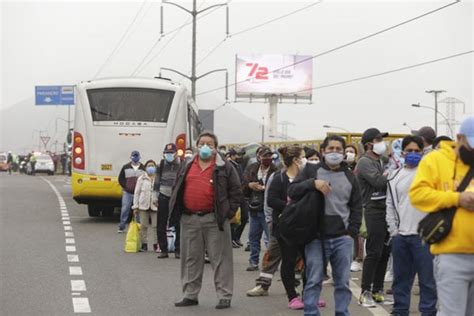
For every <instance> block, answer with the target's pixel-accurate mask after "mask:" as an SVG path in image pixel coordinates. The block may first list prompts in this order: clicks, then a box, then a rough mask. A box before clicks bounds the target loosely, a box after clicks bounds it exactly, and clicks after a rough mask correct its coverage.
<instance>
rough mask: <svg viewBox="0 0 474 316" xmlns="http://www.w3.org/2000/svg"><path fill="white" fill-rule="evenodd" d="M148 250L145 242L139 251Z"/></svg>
mask: <svg viewBox="0 0 474 316" xmlns="http://www.w3.org/2000/svg"><path fill="white" fill-rule="evenodd" d="M147 251H148V245H147V244H145V243H143V244H142V247H141V248H140V249H139V250H138V252H147Z"/></svg>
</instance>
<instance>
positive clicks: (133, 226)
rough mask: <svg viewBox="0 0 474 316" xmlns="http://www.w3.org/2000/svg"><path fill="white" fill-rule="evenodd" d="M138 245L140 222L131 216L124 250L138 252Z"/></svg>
mask: <svg viewBox="0 0 474 316" xmlns="http://www.w3.org/2000/svg"><path fill="white" fill-rule="evenodd" d="M140 247H141V240H140V224H138V223H137V221H136V220H135V217H133V218H132V221H131V222H130V225H129V226H128V232H127V237H126V238H125V252H138V250H139V249H140Z"/></svg>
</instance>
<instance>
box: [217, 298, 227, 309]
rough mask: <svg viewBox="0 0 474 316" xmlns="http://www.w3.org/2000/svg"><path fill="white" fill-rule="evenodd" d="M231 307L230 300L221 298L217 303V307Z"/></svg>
mask: <svg viewBox="0 0 474 316" xmlns="http://www.w3.org/2000/svg"><path fill="white" fill-rule="evenodd" d="M225 308H230V300H227V299H221V300H219V302H218V303H217V305H216V309H225Z"/></svg>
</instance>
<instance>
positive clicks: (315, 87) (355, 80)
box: [214, 50, 474, 112]
mask: <svg viewBox="0 0 474 316" xmlns="http://www.w3.org/2000/svg"><path fill="white" fill-rule="evenodd" d="M472 53H474V50H469V51H466V52H462V53H457V54H454V55H449V56H445V57H441V58H437V59H432V60H428V61H425V62H421V63H418V64H414V65H409V66H404V67H400V68H395V69H392V70H388V71H383V72H379V73H375V74H372V75H367V76H362V77H356V78H352V79H348V80H343V81H338V82H334V83H330V84H325V85H321V86H314V87H312V88H310V89H303V90H299V91H295V92H292V93H288V95H293V94H297V93H299V92H304V91H310V90H320V89H325V88H330V87H335V86H340V85H343V84H348V83H352V82H357V81H362V80H366V79H370V78H375V77H380V76H384V75H388V74H392V73H395V72H400V71H404V70H408V69H412V68H418V67H421V66H426V65H429V64H433V63H437V62H441V61H445V60H448V59H453V58H456V57H460V56H464V55H469V54H472ZM225 105H226V104H222V105H220V106H218V107H216V108H215V109H214V112H215V111H217V110H220V109H221V108H222V107H224V106H225Z"/></svg>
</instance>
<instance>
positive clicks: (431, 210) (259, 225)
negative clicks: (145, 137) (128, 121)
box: [119, 117, 474, 316]
mask: <svg viewBox="0 0 474 316" xmlns="http://www.w3.org/2000/svg"><path fill="white" fill-rule="evenodd" d="M388 136H389V135H388V133H384V132H381V131H380V130H378V129H377V128H369V129H367V130H366V131H365V132H364V133H363V134H362V137H361V140H360V144H346V141H345V139H344V138H341V137H340V136H337V135H331V136H328V137H327V138H326V139H325V140H324V141H323V143H322V144H321V146H320V148H308V147H304V148H303V147H300V146H298V145H292V146H284V147H281V148H279V149H278V151H277V156H278V158H279V159H278V162H277V161H276V160H275V152H274V151H273V150H272V149H271V148H269V147H266V146H261V147H260V148H259V149H258V150H257V153H256V159H255V162H253V163H250V164H248V166H247V167H246V168H244V164H243V160H244V159H243V157H244V155H245V152H244V151H242V150H241V149H238V148H231V149H230V150H229V151H224V149H225V148H224V147H222V146H221V147H219V143H218V139H217V136H216V135H214V134H212V133H203V134H201V135H200V136H199V138H198V141H197V143H196V144H195V146H196V153H195V154H194V155H192V154H191V152H192V149H191V148H189V149H187V150H186V157H185V158H184V159H180V158H179V157H177V155H176V146H175V145H174V144H168V145H166V146H165V149H164V152H163V159H162V160H161V161H160V163H158V164H156V163H155V162H154V161H148V162H147V163H145V165H143V164H141V163H140V156H139V153H138V152H133V153H132V155H131V162H129V163H128V164H126V165H125V166H124V168H123V169H122V172H121V174H120V177H119V180H120V184H121V185H122V187H123V189H124V191H123V192H124V195H123V196H124V197H123V199H122V202H123V204H122V216H121V222H120V226H119V232H123V230H124V228H125V222H126V219H127V217H129V213H127V210H128V211H129V210H130V209H133V210H134V212H135V213H136V214H137V215H140V220H141V221H142V222H143V221H145V222H148V221H150V222H151V223H152V228H153V229H154V230H155V231H156V236H154V239H153V249H154V250H155V251H157V252H159V258H167V257H168V244H167V238H166V235H165V234H166V231H167V229H169V228H170V227H174V228H175V231H176V234H177V237H176V244H175V248H176V252H175V254H176V258H180V259H181V285H182V298H181V300H179V301H177V302H176V303H175V306H177V307H186V306H193V305H198V304H199V292H200V289H201V285H202V277H203V269H204V263H205V258H208V260H209V261H210V263H211V267H212V269H213V271H214V284H215V288H216V292H217V299H218V300H217V305H216V308H217V309H225V308H229V307H231V300H232V296H233V291H234V290H233V279H234V268H233V253H232V251H233V248H234V249H240V248H241V247H243V246H244V242H242V237H243V232H244V229H245V227H246V224H247V223H249V227H248V241H249V248H250V254H249V265H248V268H247V269H246V270H247V271H250V272H252V271H257V272H259V275H258V277H257V278H256V280H255V284H254V285H253V286H252V285H250V284H249V288H250V289H249V290H248V291H247V292H246V295H247V296H248V297H252V298H255V297H261V296H267V295H269V289H270V287H271V285H272V283H273V278H274V276H275V273H276V272H277V271H278V269H279V270H280V275H281V280H282V283H283V285H284V288H285V291H286V294H287V298H288V303H287V307H288V308H289V309H293V310H304V314H305V315H321V311H322V310H323V309H324V308H325V306H326V305H327V302H325V301H324V300H322V298H321V292H322V289H323V283H325V282H326V280H327V278H330V279H331V280H332V282H333V283H334V309H335V313H336V315H350V310H349V306H350V303H351V301H352V296H353V295H357V296H358V297H359V299H358V303H359V304H360V305H361V306H362V307H365V308H373V307H376V306H377V304H383V305H393V307H392V312H391V313H392V314H393V315H400V316H407V315H409V312H410V303H411V301H410V298H411V295H412V290H413V285H414V281H415V279H416V278H417V279H418V286H419V288H420V303H419V306H418V310H419V312H420V313H421V314H422V315H426V316H432V315H441V316H445V315H446V316H447V315H460V316H461V315H463V316H464V315H465V316H468V315H474V233H473V230H472V225H473V224H474V213H473V212H474V181H472V176H473V174H474V171H473V170H474V117H469V118H467V119H466V120H465V121H464V122H463V123H462V125H461V128H460V131H459V133H458V135H457V139H456V140H455V141H451V140H450V139H449V138H447V137H446V136H437V135H436V133H434V131H433V129H432V128H430V127H423V128H422V129H420V130H419V131H415V132H414V133H413V135H408V136H406V137H405V138H403V139H400V140H398V143H397V144H395V145H396V146H392V151H394V147H396V148H397V150H398V152H397V153H395V152H389V147H388V146H387V142H386V140H387V139H386V138H387V137H388ZM395 154H396V157H395ZM392 157H393V158H394V159H391V158H392ZM314 192H317V195H315V197H313V198H306V197H307V196H308V195H309V194H313V193H314ZM301 201H311V202H307V203H306V202H304V203H306V204H303V205H302V204H297V203H301ZM294 205H300V206H301V208H304V209H305V211H307V210H309V212H314V213H315V214H316V213H317V214H319V215H321V216H320V217H318V218H319V219H318V222H317V225H316V224H315V225H313V226H311V225H312V223H310V221H309V223H304V221H303V223H301V220H300V222H299V225H306V226H304V228H305V229H306V231H304V229H303V230H301V231H300V230H298V231H295V232H293V234H303V231H304V233H305V239H304V242H301V239H298V238H297V239H295V238H293V237H294V236H293V235H292V237H290V236H289V235H287V234H288V233H287V231H286V230H284V229H283V227H288V225H290V224H292V222H291V220H292V218H293V219H294V218H296V216H301V215H299V214H304V213H303V212H302V211H301V212H300V211H299V210H296V211H295V213H294V214H290V215H288V210H290V209H292V208H291V207H290V206H293V209H294ZM445 209H448V211H450V212H445V211H446V210H445ZM237 212H238V213H239V214H240V215H239V216H240V219H241V220H240V223H238V224H232V225H231V224H230V221H231V219H233V217H234V216H235V215H236V213H237ZM155 213H156V214H155ZM306 214H309V213H306ZM427 214H430V215H428V216H430V218H431V216H432V215H433V214H443V215H442V216H445V217H443V223H444V222H446V221H450V223H451V226H450V227H448V232H444V235H443V238H441V237H440V238H439V239H437V240H435V241H433V239H429V238H428V237H426V234H424V233H423V230H421V231H420V227H425V226H423V225H428V224H426V221H425V218H428V217H427ZM444 214H448V215H444ZM449 214H451V215H450V216H451V217H449ZM319 215H318V216H319ZM291 216H293V217H291ZM440 216H441V215H440ZM311 218H313V217H311ZM145 226H148V225H147V224H145ZM443 227H444V226H443ZM449 228H450V230H449ZM308 229H310V230H313V231H310V232H309V233H308V231H307V230H308ZM144 231H145V232H143V231H142V234H146V231H147V228H145V230H144ZM434 233H436V234H439V233H440V232H438V231H435V232H434ZM434 233H433V234H434ZM147 240H148V239H147V237H146V236H142V241H143V247H142V248H143V250H146V248H147ZM157 243H158V244H157ZM262 244H263V245H264V246H265V247H264V251H263V256H261V252H262V251H261V250H262ZM429 244H430V245H429ZM390 257H391V258H392V259H391V260H390V261H391V262H392V263H391V267H392V268H391V269H392V270H393V283H392V284H391V288H389V289H385V288H384V285H385V284H384V278H385V274H386V272H387V270H390V268H388V266H389V258H390ZM328 271H330V273H328ZM357 271H362V279H361V281H362V282H361V292H360V293H352V290H351V287H350V285H349V284H350V280H351V272H357ZM237 273H239V272H237ZM299 274H301V275H302V283H303V290H302V292H301V293H300V291H298V289H297V287H298V285H299V284H300V280H299V279H298V277H297V276H298V275H299ZM328 274H330V275H328ZM388 293H389V294H388ZM392 293H393V295H392Z"/></svg>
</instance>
